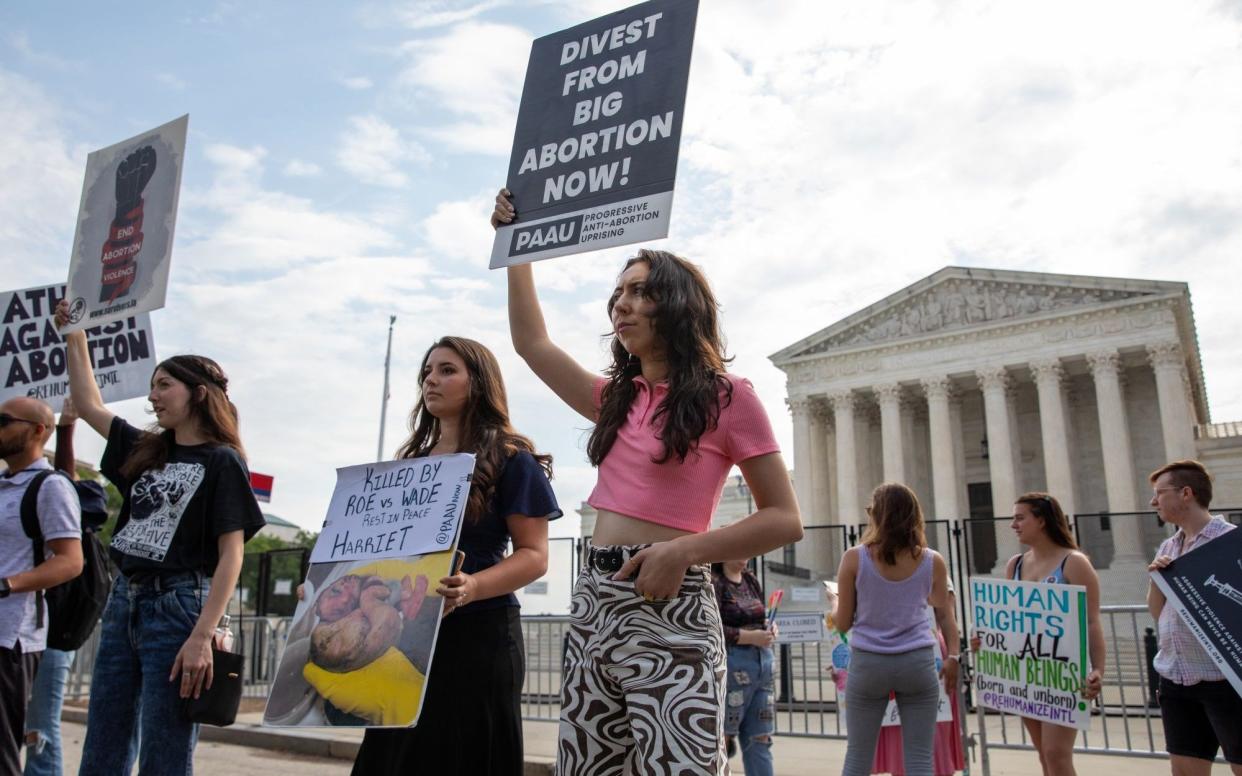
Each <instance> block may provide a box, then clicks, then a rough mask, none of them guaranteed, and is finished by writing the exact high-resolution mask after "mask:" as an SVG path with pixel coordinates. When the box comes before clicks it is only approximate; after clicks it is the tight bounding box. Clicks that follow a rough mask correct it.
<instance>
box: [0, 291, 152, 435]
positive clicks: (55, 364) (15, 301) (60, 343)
mask: <svg viewBox="0 0 1242 776" xmlns="http://www.w3.org/2000/svg"><path fill="white" fill-rule="evenodd" d="M64 298H65V285H64V284H63V283H61V284H59V285H56V284H54V285H50V286H34V287H33V288H23V289H20V290H18V291H0V401H7V400H9V399H12V398H14V397H17V396H31V397H34V398H36V399H42V400H43V401H45V402H47V403H48V404H50V405H51V406H52V410H53V411H54V412H60V409H61V405H63V404H64V402H65V397H66V396H68V395H69V374H68V371H67V365H66V353H65V341H64V339H63V338H62V337H61V335H60V332H58V331H57V330H56V325H55V323H53V320H52V312H53V311H54V310H55V309H56V303H57V302H59V301H60V300H61V299H64ZM86 342H87V346H88V347H89V348H90V355H91V365H92V366H94V368H95V382H96V383H98V384H99V390H100V393H102V394H103V400H104V401H105V402H114V401H121V400H122V399H132V398H134V397H136V396H146V395H147V393H148V392H149V391H150V390H151V383H150V381H151V373H152V372H153V371H155V365H156V359H155V338H154V336H153V335H152V333H151V317H150V316H149V315H148V314H147V313H139V314H138V315H131V316H129V317H128V318H124V319H122V320H119V321H114V322H112V323H109V324H105V325H103V326H93V327H91V328H89V329H87V330H86Z"/></svg>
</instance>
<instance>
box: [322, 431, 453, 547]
mask: <svg viewBox="0 0 1242 776" xmlns="http://www.w3.org/2000/svg"><path fill="white" fill-rule="evenodd" d="M473 472H474V456H473V455H471V454H469V453H458V454H455V455H438V456H432V457H428V458H407V459H402V460H400V461H384V462H382V463H368V464H362V465H359V466H347V467H345V468H342V469H337V471H336V489H335V490H334V491H333V492H332V501H331V503H329V505H328V516H327V518H326V519H325V520H324V523H323V531H322V532H320V534H319V538H318V540H316V542H315V549H314V550H312V551H311V563H336V562H340V561H345V560H378V559H381V558H404V557H409V556H411V555H423V554H426V553H431V552H439V551H441V550H447V549H449V548H450V547H452V546H453V544H454V540H455V539H456V537H457V529H458V526H459V525H460V524H461V516H462V514H463V513H464V512H465V508H466V498H467V496H469V494H470V477H471V474H472V473H473Z"/></svg>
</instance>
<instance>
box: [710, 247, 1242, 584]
mask: <svg viewBox="0 0 1242 776" xmlns="http://www.w3.org/2000/svg"><path fill="white" fill-rule="evenodd" d="M771 358H772V361H773V362H774V363H775V364H776V366H778V367H779V368H780V369H782V370H783V371H784V372H785V373H786V375H787V376H788V381H787V386H788V388H787V390H788V398H787V401H788V404H789V408H790V411H791V412H792V415H793V433H794V449H793V451H792V452H793V456H792V458H793V467H794V484H795V489H796V491H797V494H798V501H799V504H800V505H801V508H802V514H803V520H804V522H805V523H806V525H807V526H816V525H851V524H859V523H864V522H865V521H866V519H867V518H866V515H865V513H864V508H865V507H866V505H867V504H868V503H869V497H870V493H871V490H872V489H873V488H874V487H875V486H876V485H878V484H879V483H881V482H886V481H895V482H903V483H905V484H907V485H909V486H910V487H911V488H913V489H914V491H915V492H916V493H917V494H918V496H919V500H920V501H921V502H922V503H923V505H924V510H925V513H926V515H927V517H928V519H942V520H943V519H953V520H961V519H963V518H990V517H993V516H1005V515H1009V514H1011V510H1012V505H1013V502H1014V500H1015V499H1016V498H1017V497H1018V496H1019V495H1021V494H1022V493H1023V492H1025V491H1030V490H1046V491H1048V492H1050V493H1051V494H1052V495H1054V496H1055V497H1056V498H1057V499H1059V500H1060V502H1061V504H1062V505H1063V506H1064V507H1065V510H1066V512H1067V513H1070V514H1077V515H1079V516H1080V518H1079V520H1078V523H1079V535H1080V539H1081V541H1082V545H1083V549H1084V551H1086V552H1087V553H1088V554H1089V555H1091V557H1092V559H1093V561H1094V562H1095V563H1096V566H1097V567H1098V568H1101V569H1103V570H1102V571H1101V579H1102V581H1103V586H1104V598H1105V601H1106V602H1108V601H1110V600H1111V601H1123V600H1126V601H1130V600H1141V597H1142V593H1143V592H1144V591H1145V590H1146V584H1145V580H1144V577H1145V576H1146V572H1145V567H1146V564H1147V562H1148V559H1149V556H1150V554H1151V552H1152V550H1153V549H1154V547H1155V546H1156V543H1158V541H1159V540H1160V539H1162V538H1163V537H1164V536H1165V535H1167V529H1166V528H1164V527H1162V526H1161V525H1159V523H1158V521H1156V520H1155V519H1154V518H1153V517H1151V516H1150V515H1147V516H1142V517H1140V516H1137V515H1134V514H1132V513H1136V512H1143V511H1148V510H1149V509H1150V508H1149V507H1148V505H1147V504H1148V500H1149V498H1150V495H1151V487H1150V485H1149V483H1148V481H1147V475H1148V474H1149V473H1150V472H1151V471H1152V470H1154V469H1156V468H1158V467H1159V466H1161V465H1162V464H1164V463H1165V462H1167V461H1170V460H1174V459H1181V458H1198V459H1199V460H1201V461H1202V462H1203V463H1204V464H1205V465H1206V466H1207V467H1208V468H1209V469H1210V470H1211V471H1212V472H1213V474H1214V475H1215V479H1216V495H1215V498H1214V499H1213V508H1214V509H1213V511H1216V509H1215V508H1216V507H1223V508H1227V507H1239V508H1242V427H1240V426H1242V424H1236V423H1229V424H1215V425H1213V424H1212V423H1211V420H1210V415H1209V410H1208V403H1207V394H1206V392H1205V389H1204V377H1203V370H1202V367H1201V365H1200V361H1199V350H1198V344H1197V339H1196V333H1195V324H1194V317H1193V312H1192V310H1191V303H1190V293H1189V289H1188V287H1187V285H1186V284H1185V283H1176V282H1165V281H1152V280H1135V279H1123V278H1102V277H1091V276H1076V275H1051V274H1042V273H1032V272H1012V271H1002V270H987V269H968V268H962V267H945V268H944V269H942V270H940V271H938V272H936V273H934V274H932V275H930V276H928V277H926V278H924V279H922V280H920V281H918V282H917V283H914V284H913V285H910V286H908V287H906V288H903V289H901V290H900V291H897V292H895V293H893V294H891V295H889V296H888V297H885V298H884V299H881V300H880V301H878V302H876V303H875V304H872V305H871V306H869V307H867V308H865V309H863V310H860V311H859V312H857V313H855V314H853V315H850V316H849V317H847V318H844V319H842V320H840V321H838V322H836V323H834V324H832V325H831V326H829V327H827V328H825V329H823V330H821V331H819V332H817V333H815V334H813V335H811V336H809V337H806V338H805V339H802V340H800V341H798V342H795V343H793V344H792V345H790V346H789V347H786V348H784V349H782V350H781V351H780V352H778V353H776V354H774V355H773V356H772V357H771ZM728 491H729V488H728V487H726V494H725V495H726V499H725V503H723V504H722V507H725V508H728V506H729V504H728V502H730V501H735V500H736V498H737V496H734V497H733V498H730V497H729V496H730V494H729V492H728ZM970 527H971V528H972V529H973V530H975V531H976V535H974V536H972V537H971V538H972V558H971V563H972V564H973V567H972V568H970V569H969V573H971V574H987V573H994V574H996V573H1001V572H1003V570H1004V563H1005V562H1006V560H1007V559H1008V558H1009V557H1010V556H1011V555H1012V554H1013V553H1014V552H1017V550H1018V545H1017V543H1016V541H1015V540H1014V538H1013V535H1012V533H1011V531H1010V530H1009V528H1008V525H1007V524H1006V523H997V524H996V527H995V528H994V529H993V527H992V526H991V525H990V524H988V523H986V522H982V521H981V522H980V523H977V524H971V526H970ZM814 537H815V531H813V530H812V531H808V539H809V540H810V541H807V540H804V542H803V543H802V544H803V545H806V546H801V545H800V546H799V548H798V553H797V557H791V556H789V555H788V554H786V556H785V560H786V561H792V562H793V565H794V566H796V567H798V568H799V569H801V570H802V571H803V573H802V574H800V575H799V576H802V577H804V578H805V577H806V576H807V574H809V575H810V576H811V577H812V578H820V577H827V576H832V575H833V574H835V563H836V558H837V556H838V552H839V547H835V546H832V543H831V542H816V541H815V539H814ZM942 552H943V549H942ZM770 557H771V556H770ZM1123 571H1124V573H1122V572H1123ZM1136 583H1138V584H1137V587H1136V586H1135V585H1136ZM1136 589H1137V590H1138V592H1137V593H1136V592H1135V590H1136Z"/></svg>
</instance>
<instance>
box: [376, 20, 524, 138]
mask: <svg viewBox="0 0 1242 776" xmlns="http://www.w3.org/2000/svg"><path fill="white" fill-rule="evenodd" d="M530 43H531V35H530V33H528V32H527V31H525V30H522V29H520V28H517V27H511V26H506V25H501V24H493V23H486V22H478V21H469V22H464V23H461V24H458V25H455V26H453V27H452V28H450V29H449V30H448V31H447V32H446V33H445V34H444V35H442V36H440V37H435V38H424V39H418V40H413V41H409V42H407V43H405V44H404V45H403V46H402V54H403V57H404V59H405V62H406V64H405V65H404V66H403V67H402V70H401V72H400V74H399V75H398V78H397V82H398V85H399V86H400V87H402V88H405V89H408V90H409V91H410V92H411V93H412V97H411V99H413V100H415V101H416V104H419V105H427V106H435V107H436V109H438V110H443V111H445V112H447V113H448V114H449V117H450V118H449V119H448V120H447V122H444V123H436V124H434V125H432V126H425V127H423V129H424V131H426V132H427V134H428V135H429V136H430V137H433V138H435V139H436V140H437V141H439V142H440V143H443V144H444V145H445V146H446V147H448V148H450V149H453V150H457V151H468V152H475V153H485V154H499V155H508V153H509V148H510V146H511V145H512V143H513V121H514V117H515V116H516V115H517V104H518V98H519V97H520V96H521V92H522V70H523V68H524V63H525V62H526V60H527V58H528V57H529V56H530ZM515 63H522V64H515Z"/></svg>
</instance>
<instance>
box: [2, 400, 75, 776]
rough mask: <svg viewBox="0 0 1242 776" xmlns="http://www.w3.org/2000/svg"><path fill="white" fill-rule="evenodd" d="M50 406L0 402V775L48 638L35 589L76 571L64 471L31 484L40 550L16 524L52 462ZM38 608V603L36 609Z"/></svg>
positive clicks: (15, 746)
mask: <svg viewBox="0 0 1242 776" xmlns="http://www.w3.org/2000/svg"><path fill="white" fill-rule="evenodd" d="M53 423H54V416H53V415H52V408H51V407H49V406H48V405H47V404H45V403H43V402H41V401H39V400H38V399H31V398H27V397H24V396H23V397H18V398H15V399H9V400H8V401H6V402H4V403H3V404H0V458H3V459H4V463H5V465H6V466H7V469H6V471H5V472H4V474H3V475H2V476H0V776H11V775H12V774H20V773H21V772H22V767H21V744H22V739H23V736H24V734H25V727H26V703H27V701H28V700H29V697H30V686H31V683H32V682H33V680H34V675H35V669H36V668H38V665H39V657H40V656H41V655H42V654H43V650H44V648H45V646H46V641H47V619H48V614H47V611H46V606H45V604H44V603H43V599H42V598H41V597H36V596H35V592H37V591H39V590H46V589H47V588H49V587H55V586H56V585H59V584H60V583H62V582H66V581H68V580H70V579H73V578H74V577H75V576H77V575H78V574H80V573H82V529H81V519H82V518H81V507H80V506H79V504H78V497H77V495H76V494H75V493H74V490H73V486H72V485H71V484H70V482H69V480H68V479H66V478H64V477H49V478H48V479H47V481H46V482H44V483H43V484H42V486H41V487H40V488H39V491H38V500H37V501H36V504H35V506H36V509H35V511H36V514H37V515H38V518H39V526H40V528H41V529H42V531H43V536H44V540H45V541H44V557H43V558H42V561H41V562H39V563H36V562H35V559H34V557H33V545H32V544H31V541H30V538H29V537H27V536H26V532H25V530H24V529H23V528H22V519H21V504H22V496H23V495H24V494H25V492H26V487H27V486H28V485H29V484H30V481H31V480H32V479H34V477H35V475H37V474H38V473H39V472H40V471H42V470H46V469H51V468H52V467H51V464H49V463H48V461H47V459H46V458H45V457H44V455H43V446H44V445H45V444H47V441H48V439H49V438H50V437H51V435H52V430H53V427H54V426H53ZM39 609H43V611H39Z"/></svg>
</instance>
